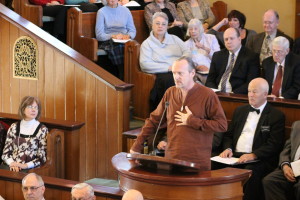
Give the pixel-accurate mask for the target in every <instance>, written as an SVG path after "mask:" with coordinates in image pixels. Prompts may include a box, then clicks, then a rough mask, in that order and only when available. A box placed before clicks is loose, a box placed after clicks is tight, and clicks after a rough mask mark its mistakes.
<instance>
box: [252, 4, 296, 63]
mask: <svg viewBox="0 0 300 200" xmlns="http://www.w3.org/2000/svg"><path fill="white" fill-rule="evenodd" d="M278 25H279V15H278V13H277V12H276V11H275V10H267V11H266V12H265V13H264V16H263V27H264V32H262V33H259V34H257V35H255V36H253V37H251V39H250V41H249V45H247V47H248V48H250V49H251V50H252V51H254V52H255V53H258V54H260V56H259V57H260V63H262V61H263V60H264V59H265V58H267V57H269V56H272V51H271V48H270V44H271V42H272V40H273V39H274V38H275V37H278V36H283V37H286V38H287V39H288V40H289V41H290V49H292V46H293V40H292V38H290V37H289V36H287V35H285V34H284V33H283V32H281V31H280V30H278V29H277V28H278Z"/></svg>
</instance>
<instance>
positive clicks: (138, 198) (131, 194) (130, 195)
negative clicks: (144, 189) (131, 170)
mask: <svg viewBox="0 0 300 200" xmlns="http://www.w3.org/2000/svg"><path fill="white" fill-rule="evenodd" d="M122 200H144V197H143V195H142V193H140V192H139V191H137V190H133V189H131V190H128V191H127V192H125V194H124V195H123V197H122Z"/></svg>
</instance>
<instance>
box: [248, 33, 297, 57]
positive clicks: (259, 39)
mask: <svg viewBox="0 0 300 200" xmlns="http://www.w3.org/2000/svg"><path fill="white" fill-rule="evenodd" d="M265 36H266V33H265V32H262V33H259V34H257V35H254V36H253V37H252V38H251V39H250V41H249V42H248V43H247V44H246V47H247V48H249V49H251V50H252V51H254V52H255V53H258V54H260V51H261V47H262V45H263V42H264V39H265ZM278 36H283V37H286V38H287V39H288V40H289V42H290V49H292V47H293V39H292V38H291V37H289V36H288V35H286V34H284V33H283V32H281V31H280V30H277V33H276V37H278Z"/></svg>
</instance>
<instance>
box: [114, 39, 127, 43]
mask: <svg viewBox="0 0 300 200" xmlns="http://www.w3.org/2000/svg"><path fill="white" fill-rule="evenodd" d="M129 40H130V39H129ZM129 40H118V39H113V41H114V42H116V43H126V42H128V41H129Z"/></svg>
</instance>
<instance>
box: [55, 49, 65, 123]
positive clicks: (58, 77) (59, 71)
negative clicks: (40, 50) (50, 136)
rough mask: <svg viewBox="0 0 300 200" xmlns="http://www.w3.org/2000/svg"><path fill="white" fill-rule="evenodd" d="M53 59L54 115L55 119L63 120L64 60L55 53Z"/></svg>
mask: <svg viewBox="0 0 300 200" xmlns="http://www.w3.org/2000/svg"><path fill="white" fill-rule="evenodd" d="M54 58H55V71H54V81H53V84H54V85H55V88H54V98H55V99H54V113H55V114H54V115H55V119H65V104H66V101H65V91H66V88H65V58H64V57H63V55H62V54H61V53H60V52H55V53H54Z"/></svg>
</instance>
